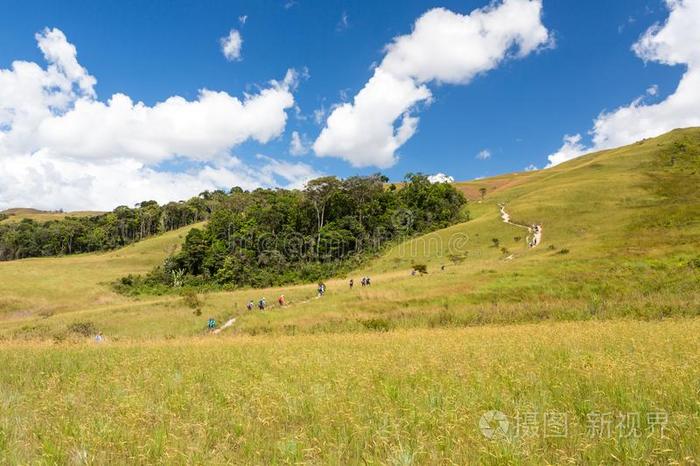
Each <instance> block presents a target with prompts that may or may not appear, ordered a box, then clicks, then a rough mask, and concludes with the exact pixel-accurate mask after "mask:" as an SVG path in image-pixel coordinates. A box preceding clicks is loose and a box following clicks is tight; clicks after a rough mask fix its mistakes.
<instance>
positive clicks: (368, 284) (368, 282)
mask: <svg viewBox="0 0 700 466" xmlns="http://www.w3.org/2000/svg"><path fill="white" fill-rule="evenodd" d="M371 284H372V282H371V280H370V279H369V277H367V286H370V285H371Z"/></svg>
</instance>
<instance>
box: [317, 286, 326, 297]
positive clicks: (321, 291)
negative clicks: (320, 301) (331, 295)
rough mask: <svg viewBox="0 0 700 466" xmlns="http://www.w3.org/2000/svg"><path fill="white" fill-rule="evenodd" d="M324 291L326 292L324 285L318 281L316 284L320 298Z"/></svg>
mask: <svg viewBox="0 0 700 466" xmlns="http://www.w3.org/2000/svg"><path fill="white" fill-rule="evenodd" d="M325 292H326V285H324V284H323V283H319V284H318V297H319V298H320V297H321V296H323V295H324V293H325Z"/></svg>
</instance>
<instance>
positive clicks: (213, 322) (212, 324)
mask: <svg viewBox="0 0 700 466" xmlns="http://www.w3.org/2000/svg"><path fill="white" fill-rule="evenodd" d="M207 327H209V330H214V329H215V328H216V320H214V319H212V318H211V317H210V318H209V321H207Z"/></svg>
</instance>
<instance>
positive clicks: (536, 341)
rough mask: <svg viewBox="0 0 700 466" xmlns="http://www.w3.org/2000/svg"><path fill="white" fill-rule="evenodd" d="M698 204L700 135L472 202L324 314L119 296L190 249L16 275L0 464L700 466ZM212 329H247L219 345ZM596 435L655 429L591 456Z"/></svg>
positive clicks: (369, 270)
mask: <svg viewBox="0 0 700 466" xmlns="http://www.w3.org/2000/svg"><path fill="white" fill-rule="evenodd" d="M698 186H700V129H686V130H678V131H674V132H672V133H669V134H667V135H664V136H662V137H659V138H656V139H651V140H646V141H642V142H640V143H637V144H633V145H631V146H627V147H623V148H619V149H615V150H609V151H605V152H601V153H597V154H591V155H588V156H585V157H581V158H579V159H576V160H573V161H571V162H568V163H565V164H562V165H560V166H557V167H555V168H551V169H547V170H541V171H535V172H527V173H518V174H510V175H503V176H499V177H495V178H490V179H485V180H479V181H472V182H466V183H459V187H460V189H462V190H463V191H464V192H465V194H466V195H467V196H468V197H469V198H470V199H471V202H470V204H469V211H470V215H471V220H469V221H468V222H465V223H461V224H458V225H454V226H452V227H450V228H447V229H444V230H440V231H437V232H434V233H431V234H428V235H425V236H422V237H418V238H410V239H408V240H407V241H404V242H397V243H395V244H394V245H393V246H392V247H390V248H388V249H387V250H386V251H385V253H383V254H381V255H380V256H379V257H376V258H374V259H373V260H371V261H369V262H368V263H367V264H366V265H365V267H364V268H363V269H361V270H358V271H356V272H355V273H353V274H352V278H354V279H355V283H356V286H355V288H354V289H352V290H351V289H350V288H349V286H348V279H349V278H351V276H348V277H338V278H335V279H333V280H328V281H327V285H328V292H327V294H326V295H325V296H323V297H322V298H317V297H316V291H315V289H316V286H315V284H308V285H301V286H289V287H284V288H276V289H265V290H259V289H256V290H250V289H245V290H237V291H233V292H211V293H206V294H199V295H198V296H197V297H196V298H193V297H192V296H184V297H181V296H180V295H178V294H166V295H163V296H144V297H140V298H138V299H136V298H127V297H124V296H120V295H118V294H116V293H114V292H113V291H112V289H111V288H110V285H109V283H110V282H112V281H114V280H115V279H117V278H119V277H121V276H124V275H126V274H128V273H144V272H146V271H148V270H149V269H150V268H151V267H153V266H154V265H156V264H158V263H160V262H161V261H162V260H163V258H165V257H166V256H167V255H168V254H169V253H171V252H172V251H173V250H175V249H176V248H178V247H179V245H180V244H181V242H182V240H183V238H184V236H185V234H186V233H187V230H188V229H187V228H185V229H181V230H178V231H174V232H171V233H167V234H164V235H162V236H159V237H156V238H151V239H148V240H144V241H142V242H139V243H136V244H134V245H131V246H129V247H127V248H124V249H120V250H117V251H113V252H109V253H104V254H85V255H75V256H70V257H60V258H46V259H27V260H20V261H13V262H0V366H2V368H3V370H2V371H0V407H2V408H3V409H2V411H0V463H3V461H6V462H8V463H10V464H15V463H18V464H28V463H40V464H67V463H80V464H93V463H94V464H105V463H117V464H123V463H130V464H142V463H159V464H181V463H206V464H231V463H248V464H251V463H252V464H279V463H285V464H286V463H314V464H319V463H323V464H351V463H363V462H364V463H368V464H443V463H444V464H453V463H458V464H494V465H495V464H499V465H500V464H584V463H586V464H608V463H612V462H615V463H623V464H695V463H694V462H696V459H697V458H698V457H700V407H699V406H698V403H697V387H698V386H699V385H698V383H699V382H700V372H699V369H698V368H700V361H699V360H698V355H700V347H699V346H698V345H700V340H699V339H698V338H697V334H698V331H700V327H699V326H700V320H699V319H698V317H697V316H698V314H700V250H699V249H698V244H700V194H699V193H698V190H697V187H698ZM481 188H486V194H485V196H484V199H483V200H481V192H480V189H481ZM501 209H504V210H505V211H506V212H507V213H508V214H510V216H511V220H512V222H513V223H516V224H522V225H533V224H538V225H541V228H542V230H541V232H542V238H541V242H540V243H539V244H538V245H537V246H536V247H529V245H528V238H531V237H532V234H533V233H532V232H528V230H527V228H526V227H523V226H518V225H512V224H506V223H504V222H503V219H502V218H501V215H502V214H501ZM414 264H424V265H426V266H427V271H428V273H427V274H425V275H422V276H421V275H415V276H414V275H412V274H411V269H412V265H414ZM442 266H444V270H443V267H442ZM362 276H370V277H371V278H372V285H371V286H370V287H361V286H359V279H360V277H362ZM280 294H284V295H285V297H286V299H287V302H288V305H287V306H285V307H284V308H280V307H277V306H275V305H272V306H270V307H269V308H268V310H266V311H265V312H258V311H254V312H249V311H247V310H245V303H246V302H247V301H248V300H250V299H253V300H257V299H258V298H260V297H263V296H264V297H266V298H267V300H268V302H269V303H274V302H275V300H276V297H277V296H279V295H280ZM196 309H199V310H200V311H201V315H198V313H197V312H196ZM208 317H215V318H216V319H217V320H218V321H219V322H223V321H228V323H229V324H230V326H228V327H227V328H225V329H224V330H223V331H222V332H220V333H219V334H217V335H213V334H210V333H209V332H207V330H206V328H205V327H206V319H207V318H208ZM97 331H101V332H104V335H105V337H106V341H104V342H102V343H96V342H94V340H93V339H92V335H93V334H94V332H97ZM494 410H495V411H496V412H498V413H501V415H503V416H505V418H504V419H506V420H507V421H508V422H509V424H506V425H504V424H500V428H501V429H502V430H503V432H501V434H502V435H500V436H496V437H493V436H492V435H491V434H492V433H493V430H492V428H491V427H490V424H488V423H486V424H484V419H485V418H484V416H487V414H488V413H492V412H494ZM523 413H525V414H528V415H529V417H528V418H527V419H529V422H530V424H533V425H531V426H530V427H531V428H533V429H535V430H534V431H532V432H531V434H532V435H524V434H523V433H522V431H521V430H520V427H519V426H520V424H519V423H520V422H521V421H522V419H523V417H522V416H523ZM601 413H602V414H601ZM552 414H556V415H557V416H559V419H565V422H566V424H565V426H566V431H565V433H564V434H563V435H557V436H551V435H547V432H548V431H547V428H548V424H547V421H546V419H547V416H548V415H550V416H551V415H552ZM602 415H605V416H612V417H614V419H616V420H618V421H619V419H620V416H621V415H625V416H632V417H631V418H630V419H633V420H634V419H637V422H636V423H629V422H627V421H625V423H622V422H618V423H617V424H614V429H615V430H613V427H611V430H610V432H608V433H606V432H604V431H601V432H598V431H594V432H593V433H592V432H591V420H592V419H596V417H595V416H602ZM635 416H636V417H635ZM86 419H90V422H86ZM624 419H628V418H627V417H625V418H624ZM659 419H662V420H664V423H663V426H661V427H660V425H659V423H658V420H659ZM487 420H488V419H487ZM516 426H518V427H517V428H516ZM611 426H612V425H611ZM621 426H622V427H621ZM620 429H622V430H620Z"/></svg>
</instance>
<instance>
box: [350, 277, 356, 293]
mask: <svg viewBox="0 0 700 466" xmlns="http://www.w3.org/2000/svg"><path fill="white" fill-rule="evenodd" d="M354 284H355V280H353V279H352V278H351V279H350V289H351V290H352V287H353V285H354Z"/></svg>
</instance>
